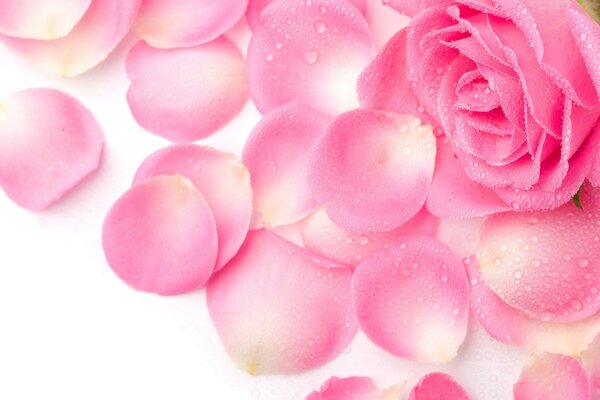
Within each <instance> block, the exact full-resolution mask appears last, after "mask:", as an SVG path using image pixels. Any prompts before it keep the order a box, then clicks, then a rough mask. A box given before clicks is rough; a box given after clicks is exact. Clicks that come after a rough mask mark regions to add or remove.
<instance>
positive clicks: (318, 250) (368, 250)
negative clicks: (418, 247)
mask: <svg viewBox="0 0 600 400" xmlns="http://www.w3.org/2000/svg"><path fill="white" fill-rule="evenodd" d="M299 226H300V235H301V236H302V242H303V243H304V247H305V248H306V249H307V250H308V251H310V252H312V253H315V254H317V255H320V256H321V257H325V258H328V259H330V260H332V261H335V262H338V263H340V264H343V265H347V266H350V267H355V266H357V265H358V264H360V263H361V262H362V261H363V260H365V259H366V258H368V257H369V256H370V255H371V254H373V253H375V252H376V251H378V250H381V249H382V248H384V247H385V246H387V245H388V244H390V243H392V242H394V241H396V240H398V238H401V237H402V236H405V235H411V234H417V233H421V234H424V235H428V236H435V234H436V231H437V227H438V220H437V218H435V217H434V216H432V215H431V214H429V213H428V212H427V210H425V209H421V211H419V213H417V215H415V216H414V217H413V218H412V219H410V220H409V221H408V222H406V223H405V224H403V225H401V226H400V227H399V228H396V229H394V230H393V231H388V232H371V233H357V232H352V231H349V230H347V229H344V228H342V227H340V226H338V225H336V224H335V223H334V222H333V221H332V220H331V219H329V217H328V216H327V213H326V212H325V211H324V210H323V209H321V210H318V211H316V212H314V213H313V214H312V215H310V216H309V217H307V218H305V219H304V220H302V221H301V222H300V223H299Z"/></svg>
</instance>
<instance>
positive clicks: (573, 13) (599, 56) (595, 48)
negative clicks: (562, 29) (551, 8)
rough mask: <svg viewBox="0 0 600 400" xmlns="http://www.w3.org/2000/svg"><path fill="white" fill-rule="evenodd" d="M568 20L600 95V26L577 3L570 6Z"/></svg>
mask: <svg viewBox="0 0 600 400" xmlns="http://www.w3.org/2000/svg"><path fill="white" fill-rule="evenodd" d="M567 21H568V25H569V28H570V29H571V32H572V33H573V37H574V39H575V43H577V46H578V47H579V50H580V51H581V54H582V56H583V60H584V62H585V64H586V66H587V69H588V72H589V74H590V77H591V78H592V80H593V82H594V85H595V86H596V92H597V94H598V96H599V97H600V26H598V24H596V23H595V21H594V20H593V19H591V18H590V17H589V16H588V15H586V13H585V12H584V11H583V10H582V9H581V7H580V6H579V5H577V4H576V3H571V5H570V6H569V9H568V11H567Z"/></svg>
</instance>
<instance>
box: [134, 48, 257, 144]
mask: <svg viewBox="0 0 600 400" xmlns="http://www.w3.org/2000/svg"><path fill="white" fill-rule="evenodd" d="M127 76H128V78H129V80H130V81H131V86H130V87H129V90H128V92H127V102H128V103H129V107H130V109H131V112H132V114H133V116H134V117H135V119H136V121H137V122H138V123H139V124H140V125H141V126H142V127H143V128H144V129H146V130H148V131H150V132H152V133H154V134H157V135H159V136H162V137H164V138H166V139H168V140H171V141H173V142H191V141H195V140H198V139H202V138H205V137H207V136H209V135H211V134H213V133H215V132H216V131H217V130H218V129H219V128H221V127H223V126H224V125H225V124H227V123H228V122H229V121H230V120H232V119H233V118H234V117H235V116H236V115H237V114H238V113H239V112H240V111H241V109H242V107H243V106H244V104H245V103H246V101H247V99H248V89H247V86H246V78H245V74H244V60H243V57H242V53H241V52H240V51H239V49H238V48H237V47H236V46H235V44H233V43H232V42H231V41H230V40H229V39H227V38H225V37H221V38H219V39H217V40H214V41H212V42H210V43H206V44H203V45H200V46H195V47H186V48H181V49H155V48H153V47H150V46H149V45H148V44H146V43H145V42H143V41H140V42H138V43H137V44H136V45H135V46H134V47H133V48H132V49H131V50H130V52H129V55H128V56H127Z"/></svg>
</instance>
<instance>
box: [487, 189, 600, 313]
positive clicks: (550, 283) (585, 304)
mask: <svg viewBox="0 0 600 400" xmlns="http://www.w3.org/2000/svg"><path fill="white" fill-rule="evenodd" d="M581 196H582V197H581V201H582V204H583V210H580V209H578V208H577V207H576V206H575V205H573V204H571V203H569V204H566V205H564V206H562V207H561V208H559V209H556V210H554V211H548V212H531V213H504V214H499V215H494V216H492V217H490V218H488V220H487V221H486V222H485V224H484V226H483V227H482V230H481V234H482V237H485V239H483V240H482V242H481V244H480V246H479V248H478V251H477V260H478V262H479V265H480V269H481V276H482V278H483V280H484V281H485V282H486V284H487V285H488V286H489V287H490V288H491V289H492V290H493V291H494V292H495V293H496V294H497V295H498V296H499V297H500V298H501V299H502V300H504V301H505V302H506V303H508V304H509V305H510V306H512V307H514V308H516V309H518V310H521V311H522V312H524V313H525V314H527V315H529V316H531V317H532V318H537V319H541V320H543V321H554V322H573V321H577V320H581V319H584V318H586V317H590V316H592V315H594V314H596V313H597V312H598V311H600V296H598V294H597V293H598V288H600V258H599V257H598V256H599V255H600V253H599V252H598V250H599V244H598V242H597V241H596V239H595V238H597V237H600V225H598V224H596V220H597V219H600V199H599V196H600V192H598V191H597V190H596V189H589V190H584V191H583V192H582V195H581Z"/></svg>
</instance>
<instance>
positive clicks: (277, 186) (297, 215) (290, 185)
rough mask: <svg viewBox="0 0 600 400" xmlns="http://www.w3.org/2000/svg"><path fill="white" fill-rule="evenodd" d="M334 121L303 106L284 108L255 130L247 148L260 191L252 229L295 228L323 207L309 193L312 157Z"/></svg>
mask: <svg viewBox="0 0 600 400" xmlns="http://www.w3.org/2000/svg"><path fill="white" fill-rule="evenodd" d="M330 121H331V117H329V116H328V115H326V114H323V113H321V112H319V111H315V110H313V109H311V108H310V107H307V106H305V105H302V104H300V103H296V102H294V103H291V104H287V105H284V106H281V107H279V108H277V109H275V110H273V111H271V112H270V113H268V114H267V115H265V117H264V118H263V119H262V121H261V122H260V123H259V124H258V125H257V126H256V128H254V130H253V131H252V134H251V135H250V137H249V138H248V141H247V142H246V145H245V146H244V152H243V157H242V158H243V160H244V163H245V164H246V165H247V166H248V170H249V171H250V175H251V177H252V188H253V189H254V214H255V215H254V218H253V223H252V226H253V227H254V228H259V227H262V226H279V225H287V224H291V223H294V222H296V221H298V220H300V219H302V218H304V217H305V216H306V215H308V214H309V213H310V212H311V211H313V210H314V209H315V208H316V207H317V203H316V202H315V200H314V199H313V197H312V194H311V192H310V189H309V187H308V180H307V176H306V175H307V168H308V156H309V154H310V152H311V151H312V149H313V147H314V145H315V142H316V141H317V138H318V137H319V136H320V135H321V134H322V133H323V132H324V131H325V129H326V128H327V126H328V125H329V122H330Z"/></svg>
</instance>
